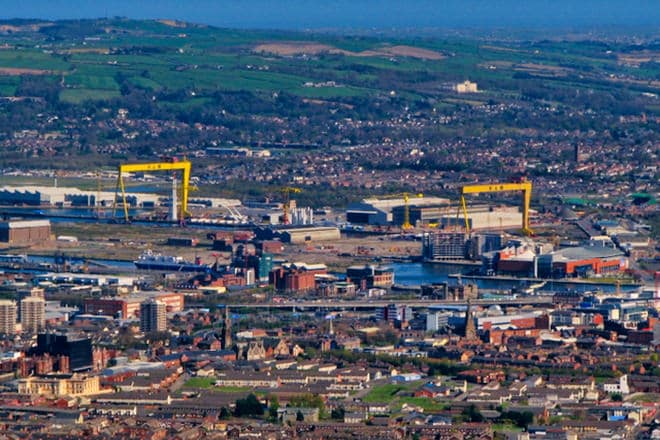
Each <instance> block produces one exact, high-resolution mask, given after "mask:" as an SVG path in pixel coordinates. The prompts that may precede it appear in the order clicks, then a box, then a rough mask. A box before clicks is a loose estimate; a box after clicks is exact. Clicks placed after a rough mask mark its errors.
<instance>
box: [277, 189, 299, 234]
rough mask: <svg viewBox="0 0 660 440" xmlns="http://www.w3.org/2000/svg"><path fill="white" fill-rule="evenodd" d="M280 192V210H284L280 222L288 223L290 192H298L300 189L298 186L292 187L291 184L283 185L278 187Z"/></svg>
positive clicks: (289, 220) (289, 221)
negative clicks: (281, 201) (282, 199)
mask: <svg viewBox="0 0 660 440" xmlns="http://www.w3.org/2000/svg"><path fill="white" fill-rule="evenodd" d="M280 192H281V193H282V194H283V195H284V204H283V206H282V210H283V211H284V212H283V214H282V223H283V224H285V225H288V224H290V223H291V219H290V218H289V209H290V207H291V206H290V204H291V193H293V194H298V193H301V192H302V190H301V189H300V188H294V187H292V186H285V187H283V188H280Z"/></svg>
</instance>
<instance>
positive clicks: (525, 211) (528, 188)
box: [461, 180, 532, 235]
mask: <svg viewBox="0 0 660 440" xmlns="http://www.w3.org/2000/svg"><path fill="white" fill-rule="evenodd" d="M504 191H522V193H523V204H522V215H523V216H522V231H523V233H524V234H525V235H531V234H532V230H531V229H530V228H529V205H530V202H531V200H532V182H529V181H527V180H522V181H520V182H516V183H490V184H481V185H467V186H464V187H463V189H462V190H461V206H462V207H463V215H464V216H465V234H466V235H469V234H470V223H469V221H468V212H467V204H466V203H465V195H466V194H478V193H486V192H489V193H492V192H504Z"/></svg>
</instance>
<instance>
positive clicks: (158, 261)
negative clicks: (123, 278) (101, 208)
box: [133, 250, 211, 272]
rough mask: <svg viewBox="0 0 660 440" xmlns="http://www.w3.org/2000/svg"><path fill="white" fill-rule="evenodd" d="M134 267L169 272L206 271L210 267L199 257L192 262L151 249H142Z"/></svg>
mask: <svg viewBox="0 0 660 440" xmlns="http://www.w3.org/2000/svg"><path fill="white" fill-rule="evenodd" d="M133 263H135V267H137V268H138V269H141V270H163V271H170V272H207V271H209V270H211V268H210V267H209V266H208V265H206V264H202V262H201V261H200V259H199V258H195V261H194V262H190V261H186V260H184V259H183V258H182V257H179V256H173V255H162V254H159V253H156V252H153V251H151V250H147V251H144V252H143V253H142V254H141V255H140V256H139V257H138V259H137V260H135V261H134V262H133Z"/></svg>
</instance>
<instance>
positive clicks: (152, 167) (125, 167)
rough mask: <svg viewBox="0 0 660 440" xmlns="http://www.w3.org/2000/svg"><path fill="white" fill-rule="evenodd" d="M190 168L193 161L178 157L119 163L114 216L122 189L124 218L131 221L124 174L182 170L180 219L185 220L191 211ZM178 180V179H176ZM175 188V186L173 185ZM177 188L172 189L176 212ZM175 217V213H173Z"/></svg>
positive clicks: (173, 210) (113, 206)
mask: <svg viewBox="0 0 660 440" xmlns="http://www.w3.org/2000/svg"><path fill="white" fill-rule="evenodd" d="M190 168H191V163H190V162H189V161H188V160H181V161H180V160H177V159H176V158H172V159H170V161H169V162H150V163H137V164H121V165H119V175H118V176H117V187H116V188H115V199H114V202H113V204H112V212H113V216H114V213H115V208H116V205H117V192H118V191H119V190H120V189H121V198H122V204H123V208H124V220H125V221H126V222H127V223H129V222H130V219H129V216H128V204H127V203H126V186H125V184H124V174H126V173H137V172H148V171H182V172H183V177H182V179H181V210H180V216H179V217H178V218H179V221H180V222H183V221H184V220H185V217H186V216H188V215H189V214H190V213H189V212H188V193H189V192H190V189H191V188H190ZM174 182H176V181H174ZM173 188H174V186H173ZM175 193H176V189H173V190H172V195H173V200H172V205H173V206H172V212H173V213H174V214H176V197H174V194H175ZM173 218H174V215H173Z"/></svg>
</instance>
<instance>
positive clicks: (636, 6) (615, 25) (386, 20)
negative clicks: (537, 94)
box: [0, 0, 660, 33]
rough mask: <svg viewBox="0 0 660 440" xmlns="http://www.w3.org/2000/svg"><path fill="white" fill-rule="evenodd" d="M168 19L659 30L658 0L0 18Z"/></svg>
mask: <svg viewBox="0 0 660 440" xmlns="http://www.w3.org/2000/svg"><path fill="white" fill-rule="evenodd" d="M115 16H121V17H128V18H135V19H150V18H167V19H176V20H182V21H188V22H193V23H200V24H208V25H213V26H219V27H230V28H262V29H284V30H324V29H337V30H342V29H343V30H351V29H352V30H374V31H388V30H390V31H391V30H404V31H407V32H411V31H414V30H419V31H425V30H429V29H468V28H473V29H483V30H495V29H500V30H502V29H510V30H525V29H527V30H535V29H536V30H538V29H544V30H548V29H562V30H571V31H573V32H580V31H585V30H587V29H599V30H601V31H602V30H607V29H609V30H614V29H626V30H627V31H628V32H633V33H634V32H635V31H636V30H639V31H640V32H641V31H643V30H645V31H648V30H651V31H657V29H658V24H659V23H660V1H659V0H406V1H404V0H157V1H156V0H138V1H135V0H107V1H99V0H13V1H9V0H7V1H3V2H2V8H0V18H2V19H10V18H39V19H50V20H54V19H80V18H101V17H115Z"/></svg>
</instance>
